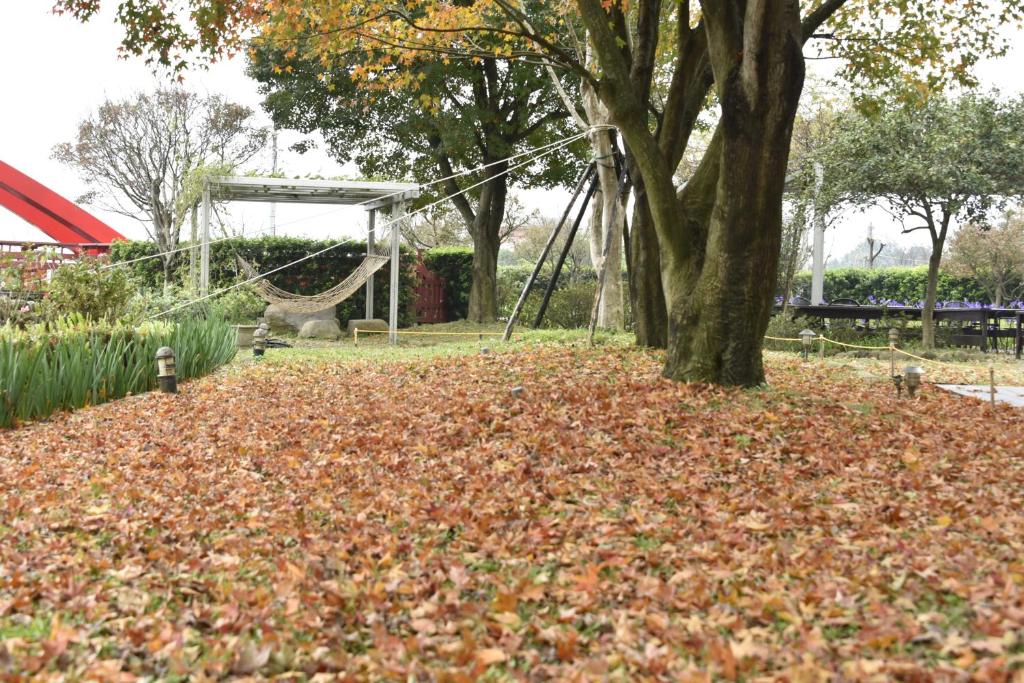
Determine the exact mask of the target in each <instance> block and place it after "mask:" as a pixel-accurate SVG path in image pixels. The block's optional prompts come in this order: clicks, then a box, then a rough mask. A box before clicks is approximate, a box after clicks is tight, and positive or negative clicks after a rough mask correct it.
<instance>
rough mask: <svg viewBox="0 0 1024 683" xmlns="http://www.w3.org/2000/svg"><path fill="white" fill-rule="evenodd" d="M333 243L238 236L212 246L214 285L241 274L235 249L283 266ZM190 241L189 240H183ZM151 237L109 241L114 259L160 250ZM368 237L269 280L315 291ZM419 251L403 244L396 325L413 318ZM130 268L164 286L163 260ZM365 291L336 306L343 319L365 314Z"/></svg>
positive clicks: (377, 305) (183, 263)
mask: <svg viewBox="0 0 1024 683" xmlns="http://www.w3.org/2000/svg"><path fill="white" fill-rule="evenodd" d="M333 244H335V242H334V241H333V240H309V239H300V238H295V237H259V238H255V239H247V238H236V239H230V240H225V241H223V242H218V243H216V244H211V245H210V288H211V289H220V288H222V287H226V286H228V285H232V284H234V283H236V282H239V281H240V280H241V279H243V278H242V276H241V273H240V271H239V268H238V265H237V261H236V259H235V256H236V254H237V255H238V256H241V257H242V258H244V259H245V260H246V261H248V262H249V263H250V264H252V266H253V267H254V268H256V270H258V271H260V272H267V271H270V270H274V269H275V268H280V267H281V266H284V265H285V264H288V263H291V262H293V261H295V260H297V259H299V258H302V257H303V256H306V255H308V254H311V253H315V252H318V251H321V250H323V249H326V248H328V247H330V246H331V245H333ZM182 246H186V245H182ZM157 251H158V250H157V247H156V245H155V244H154V243H152V242H115V243H114V244H113V245H111V249H110V258H111V260H112V261H115V262H117V261H130V260H132V259H135V258H139V257H142V256H151V255H154V254H156V253H157ZM187 253H188V252H182V257H181V258H179V259H178V262H177V264H176V265H175V268H174V275H173V277H174V280H175V281H176V282H184V281H185V280H186V279H187V277H188V258H187ZM365 253H366V242H365V241H358V240H350V241H347V242H344V243H342V244H340V245H339V246H337V247H335V248H333V249H331V250H330V251H328V252H326V253H324V254H320V255H319V256H316V257H314V258H311V259H307V260H305V261H303V262H301V263H297V264H295V265H293V266H290V267H288V268H285V269H284V270H282V271H280V272H277V273H274V274H273V275H271V276H269V277H268V279H269V280H270V282H271V283H273V284H274V285H276V286H278V287H280V288H281V289H284V290H287V291H289V292H295V293H296V294H306V295H309V294H317V293H319V292H322V291H324V290H326V289H330V288H331V287H333V286H334V285H336V284H338V282H339V281H340V280H342V279H343V278H344V277H345V276H346V275H348V274H349V273H351V272H352V271H353V270H354V269H355V268H356V266H358V265H359V263H361V262H362V260H363V256H364V254H365ZM415 263H416V256H415V254H414V253H413V252H412V251H410V250H408V249H405V248H403V249H402V254H401V264H402V272H401V274H400V276H399V297H398V324H399V325H400V326H403V327H406V326H408V325H411V324H413V323H414V322H415V320H416V318H415V316H416V312H415V310H414V308H413V305H412V296H413V286H414V284H415V277H416V276H415V272H414V266H415ZM126 267H127V268H129V269H130V271H131V273H132V275H133V276H134V277H135V278H136V280H138V281H139V282H140V283H141V284H142V285H143V286H144V287H149V288H153V289H158V288H161V287H162V286H163V267H162V262H161V260H160V259H155V258H154V259H149V260H146V261H139V262H137V263H132V264H130V265H128V266H126ZM389 273H390V265H386V266H384V267H383V268H382V269H380V270H379V271H377V274H376V275H375V280H374V282H375V283H376V287H374V310H375V314H376V315H377V316H378V317H382V316H386V315H387V310H388V293H389V287H388V283H389V282H390V274H389ZM365 302H366V290H365V288H360V289H359V290H357V291H356V292H355V293H354V294H353V295H352V296H351V297H349V298H348V299H346V300H345V301H343V302H342V303H340V304H339V305H338V319H339V320H341V321H342V323H344V322H345V321H347V320H349V319H352V318H357V319H358V318H362V317H363V315H364V312H365V310H366V309H365V305H366V304H365Z"/></svg>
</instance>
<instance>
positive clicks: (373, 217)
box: [366, 209, 377, 320]
mask: <svg viewBox="0 0 1024 683" xmlns="http://www.w3.org/2000/svg"><path fill="white" fill-rule="evenodd" d="M366 220H367V223H368V228H367V231H366V255H367V256H369V255H371V254H373V249H374V246H375V243H376V240H377V235H376V234H375V232H374V231H375V229H376V226H377V209H370V215H369V216H368V217H367V219H366ZM366 319H367V320H373V275H370V277H369V278H367V280H366Z"/></svg>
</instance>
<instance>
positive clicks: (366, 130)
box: [250, 43, 586, 322]
mask: <svg viewBox="0 0 1024 683" xmlns="http://www.w3.org/2000/svg"><path fill="white" fill-rule="evenodd" d="M273 45H274V43H269V44H267V45H264V46H263V47H261V48H260V49H258V50H256V51H254V52H253V53H252V55H251V68H250V74H251V75H252V76H253V77H254V78H256V80H258V81H259V82H260V83H261V84H262V90H263V92H264V93H265V94H266V101H265V104H264V106H265V108H266V109H267V111H268V112H270V114H271V116H272V117H273V119H274V121H275V122H277V123H278V125H280V126H282V127H290V128H295V129H297V130H300V131H303V132H306V133H310V132H314V131H317V132H320V133H321V134H322V135H323V137H324V139H325V140H326V142H327V145H328V147H329V151H330V153H331V155H332V156H333V157H334V158H336V159H338V160H339V161H354V162H355V163H356V165H357V166H358V167H359V169H360V171H361V172H362V173H363V174H364V175H367V176H375V177H385V178H389V179H396V180H397V179H402V178H409V177H410V176H411V177H412V178H414V179H416V180H418V181H420V182H428V181H433V180H436V179H438V178H447V180H446V181H445V182H444V183H442V184H440V185H435V186H433V187H432V188H431V191H432V192H435V193H437V195H438V196H439V197H445V196H447V197H449V198H450V199H451V206H452V208H453V209H454V212H455V215H457V216H459V217H460V218H461V219H462V221H463V224H464V230H465V232H466V233H468V235H469V236H470V237H471V239H472V244H473V283H472V287H471V289H470V297H469V312H468V316H469V319H470V320H474V321H476V322H486V321H492V320H494V319H496V317H497V314H498V307H497V306H498V304H497V264H498V251H499V248H500V245H501V241H502V232H503V225H504V224H505V221H506V215H507V213H508V206H507V203H508V199H509V195H510V192H509V191H510V188H511V187H513V186H516V185H519V186H522V187H531V186H535V187H536V186H541V187H545V186H546V187H551V186H557V185H562V184H565V183H566V182H569V180H570V179H571V178H572V177H574V176H575V175H576V174H578V173H579V166H580V165H581V160H580V158H579V156H578V155H576V154H571V153H569V154H567V153H565V151H559V152H558V153H557V154H550V155H548V156H546V157H545V158H543V159H539V160H537V162H536V163H532V164H526V165H522V166H518V164H517V162H515V161H513V162H509V161H506V159H507V158H508V157H509V156H511V155H513V154H516V153H519V152H523V151H524V150H526V149H528V148H532V147H536V146H540V145H544V144H546V143H550V142H552V141H553V140H557V139H559V138H562V137H565V136H566V135H567V134H569V132H570V131H571V129H570V128H569V127H568V125H567V123H566V119H567V118H568V113H567V112H566V111H565V109H564V108H563V107H562V103H561V101H560V100H559V98H558V97H557V96H556V95H555V94H554V89H553V85H552V83H551V81H550V79H549V75H548V74H547V72H546V71H545V70H544V69H543V68H542V67H540V66H538V65H536V64H532V63H528V62H518V61H515V62H503V61H501V60H499V59H496V58H491V57H487V58H481V59H477V60H473V61H468V60H461V59H460V60H452V61H450V62H449V63H447V64H445V63H441V62H437V61H434V60H425V59H418V58H411V59H403V60H395V61H394V62H393V63H392V67H391V68H389V69H387V70H385V72H384V73H382V74H380V75H379V78H373V79H367V76H366V72H367V68H368V67H367V62H372V61H374V60H375V59H377V58H378V57H379V54H377V53H376V52H366V53H364V52H362V51H358V50H355V51H342V52H339V53H337V54H332V55H331V56H330V58H328V59H324V60H321V59H309V58H307V59H302V58H300V57H299V56H293V57H288V55H287V54H286V53H281V52H279V51H277V50H276V49H274V48H273V47H272V46H273ZM281 64H286V65H287V67H286V68H284V69H282V68H281V66H280V65H281ZM565 81H566V84H565V87H571V82H572V79H571V78H569V77H565ZM585 144H586V143H585V141H582V140H581V141H580V143H579V144H578V145H577V147H578V148H579V149H580V150H582V148H583V147H584V146H585ZM484 165H486V166H487V168H485V169H482V170H473V169H479V168H480V167H481V166H484ZM432 198H433V199H436V198H438V197H437V196H434V197H432ZM442 215H444V216H445V220H449V219H448V216H450V215H451V214H450V213H447V212H446V213H443V214H442ZM437 227H440V226H437ZM446 229H447V228H446Z"/></svg>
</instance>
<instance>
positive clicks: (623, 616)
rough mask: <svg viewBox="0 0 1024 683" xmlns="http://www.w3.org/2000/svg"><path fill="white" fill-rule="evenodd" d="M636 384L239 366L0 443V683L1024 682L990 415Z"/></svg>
mask: <svg viewBox="0 0 1024 683" xmlns="http://www.w3.org/2000/svg"><path fill="white" fill-rule="evenodd" d="M658 370H659V364H658V362H657V359H656V358H654V357H653V356H651V355H647V354H644V353H642V352H639V351H635V350H628V349H611V350H609V349H598V350H587V349H580V348H568V347H558V348H541V349H534V350H531V351H525V352H520V353H499V354H489V355H478V356H467V357H463V358H456V359H435V360H412V361H406V362H402V363H397V364H385V365H381V364H372V363H369V362H362V363H355V364H339V363H328V362H316V363H302V362H290V363H286V364H272V363H271V364H263V365H260V366H258V367H255V366H247V367H244V368H236V369H234V370H232V371H231V372H226V373H225V372H221V373H219V374H218V375H215V376H211V377H208V378H205V379H203V380H199V381H195V382H190V383H188V384H186V385H185V386H183V388H182V393H181V394H180V395H178V396H173V397H171V396H163V395H159V394H149V395H144V396H137V397H134V398H130V399H127V400H123V401H118V402H114V403H111V404H108V405H104V406H99V407H96V408H92V409H88V410H84V411H81V412H78V413H74V414H71V415H61V416H57V417H55V418H53V419H52V420H51V421H49V422H46V423H40V424H35V425H30V426H27V427H24V428H22V429H19V430H15V431H10V432H6V433H3V434H2V435H0V499H2V501H3V504H2V506H0V679H2V678H17V677H19V676H21V677H25V678H29V677H46V676H52V677H54V678H56V677H60V676H64V677H68V678H73V679H75V678H83V677H84V678H93V679H97V678H98V679H107V680H130V679H132V678H133V677H136V676H140V677H141V676H149V677H154V676H155V677H160V678H173V677H176V676H177V677H184V676H192V677H195V678H201V677H203V676H208V677H223V676H230V675H235V676H252V677H272V676H282V677H284V678H294V679H299V680H301V679H306V678H316V677H317V676H318V675H319V676H320V678H324V674H332V673H341V674H347V676H348V677H350V678H351V679H353V680H366V679H381V678H383V679H422V678H436V679H440V680H471V679H473V678H475V677H479V676H482V675H488V676H492V677H494V678H498V679H502V678H524V679H547V678H571V677H577V678H613V679H616V678H617V679H638V678H648V679H659V680H707V679H710V678H721V679H728V680H757V679H758V678H760V677H765V678H772V677H780V676H781V677H785V678H786V679H788V680H790V681H817V680H827V679H829V678H835V677H840V678H842V679H845V680H893V679H904V680H931V679H934V678H940V679H950V680H957V679H961V678H963V679H966V678H969V677H971V676H975V677H977V678H979V679H985V680H1007V679H1013V680H1020V679H1021V677H1022V676H1024V674H1022V673H1021V667H1022V666H1024V635H1022V628H1024V602H1022V600H1024V598H1022V595H1024V593H1022V587H1024V541H1022V538H1024V535H1022V534H1024V523H1022V520H1024V512H1022V510H1024V455H1022V453H1024V421H1022V420H1021V413H1020V412H1017V411H1015V410H1014V409H1012V408H1009V407H998V408H996V409H995V410H994V411H993V410H991V409H990V408H988V407H987V406H986V405H985V404H984V403H982V402H979V401H973V400H970V399H962V398H958V397H955V396H951V395H947V394H944V393H940V392H939V391H938V390H937V389H934V388H931V387H926V389H925V391H924V393H923V396H922V397H921V398H920V399H919V400H916V401H908V400H906V398H904V399H903V400H897V399H896V397H895V395H894V393H893V392H892V390H891V388H889V387H888V386H887V385H884V386H883V385H880V384H879V383H871V382H865V381H864V380H863V379H858V378H857V377H856V376H855V375H854V373H852V372H846V371H842V370H836V369H835V368H833V367H831V366H828V365H818V364H814V363H808V364H801V363H799V361H794V360H791V359H789V358H784V357H781V356H774V357H772V358H771V360H770V363H769V379H770V382H771V388H770V389H765V390H757V391H738V390H724V389H719V388H710V387H707V386H700V385H681V384H675V383H671V382H668V381H665V380H662V379H660V378H659V376H658ZM519 387H521V390H516V391H513V389H516V388H519Z"/></svg>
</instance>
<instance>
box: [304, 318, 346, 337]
mask: <svg viewBox="0 0 1024 683" xmlns="http://www.w3.org/2000/svg"><path fill="white" fill-rule="evenodd" d="M340 336H341V325H339V324H338V321H337V319H335V318H331V319H330V320H307V321H306V322H305V323H303V324H302V329H300V330H299V338H300V339H337V338H338V337H340Z"/></svg>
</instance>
